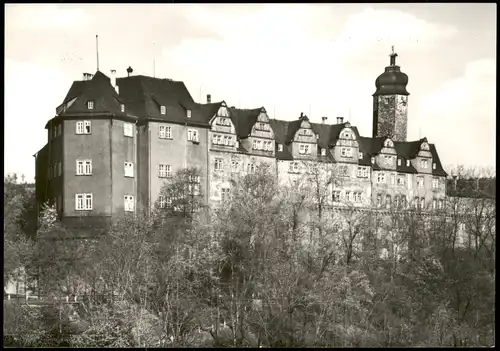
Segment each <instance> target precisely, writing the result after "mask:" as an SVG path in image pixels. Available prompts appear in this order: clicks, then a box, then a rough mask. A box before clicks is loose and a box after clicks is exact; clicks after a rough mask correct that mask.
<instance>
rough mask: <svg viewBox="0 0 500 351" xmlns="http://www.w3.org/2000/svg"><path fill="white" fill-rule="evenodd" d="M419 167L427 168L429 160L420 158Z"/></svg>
mask: <svg viewBox="0 0 500 351" xmlns="http://www.w3.org/2000/svg"><path fill="white" fill-rule="evenodd" d="M420 167H421V168H428V167H429V160H427V159H421V160H420Z"/></svg>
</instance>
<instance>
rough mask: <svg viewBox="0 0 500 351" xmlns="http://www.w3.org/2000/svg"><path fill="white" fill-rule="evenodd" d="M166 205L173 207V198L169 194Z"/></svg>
mask: <svg viewBox="0 0 500 351" xmlns="http://www.w3.org/2000/svg"><path fill="white" fill-rule="evenodd" d="M165 206H166V207H172V198H171V197H170V196H167V197H166V198H165Z"/></svg>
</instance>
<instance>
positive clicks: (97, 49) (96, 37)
mask: <svg viewBox="0 0 500 351" xmlns="http://www.w3.org/2000/svg"><path fill="white" fill-rule="evenodd" d="M95 48H96V50H95V51H96V54H97V70H98V71H99V36H98V35H97V34H96V35H95Z"/></svg>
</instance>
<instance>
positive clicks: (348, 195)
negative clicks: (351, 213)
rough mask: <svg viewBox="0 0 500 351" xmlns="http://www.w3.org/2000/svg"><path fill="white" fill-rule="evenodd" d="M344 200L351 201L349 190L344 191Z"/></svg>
mask: <svg viewBox="0 0 500 351" xmlns="http://www.w3.org/2000/svg"><path fill="white" fill-rule="evenodd" d="M345 200H346V201H347V202H352V193H351V192H350V191H346V192H345Z"/></svg>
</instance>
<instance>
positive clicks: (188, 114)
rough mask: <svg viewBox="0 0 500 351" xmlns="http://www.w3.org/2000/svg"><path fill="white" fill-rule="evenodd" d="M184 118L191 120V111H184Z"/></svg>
mask: <svg viewBox="0 0 500 351" xmlns="http://www.w3.org/2000/svg"><path fill="white" fill-rule="evenodd" d="M186 117H187V118H191V110H187V111H186Z"/></svg>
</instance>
